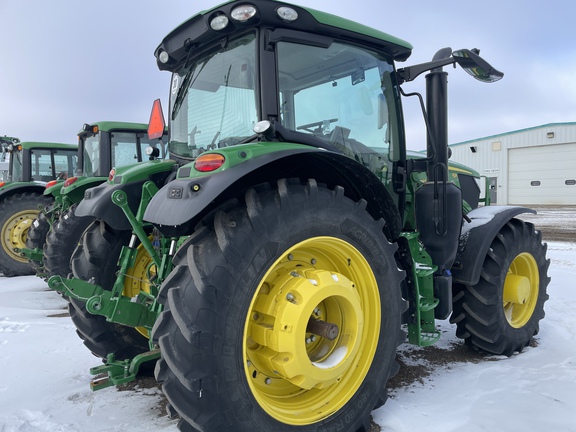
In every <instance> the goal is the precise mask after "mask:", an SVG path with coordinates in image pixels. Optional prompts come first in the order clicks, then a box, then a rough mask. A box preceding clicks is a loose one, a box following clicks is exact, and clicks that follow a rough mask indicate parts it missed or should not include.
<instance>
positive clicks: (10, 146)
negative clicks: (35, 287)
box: [0, 137, 78, 277]
mask: <svg viewBox="0 0 576 432" xmlns="http://www.w3.org/2000/svg"><path fill="white" fill-rule="evenodd" d="M0 140H2V159H5V157H6V155H7V154H9V155H10V164H9V171H8V180H7V181H6V182H4V181H2V182H0V230H1V237H0V243H1V246H0V273H3V274H4V276H9V277H11V276H22V275H30V274H33V273H34V271H33V270H32V268H31V267H30V264H29V263H28V259H27V258H26V257H24V256H22V255H21V253H20V250H21V249H22V248H24V247H25V245H26V239H27V236H28V232H29V230H30V227H31V225H32V223H33V221H34V220H35V219H36V218H37V217H38V215H39V213H40V211H41V209H42V208H44V207H46V206H50V205H51V204H52V202H53V198H52V197H47V196H43V193H44V190H45V186H46V184H47V183H48V182H51V181H54V180H56V181H58V182H59V184H62V182H64V180H65V179H66V178H67V177H71V176H72V175H73V173H74V172H75V171H76V165H77V152H78V150H77V146H76V145H72V144H60V143H44V142H20V141H19V140H18V139H17V138H11V137H2V138H0Z"/></svg>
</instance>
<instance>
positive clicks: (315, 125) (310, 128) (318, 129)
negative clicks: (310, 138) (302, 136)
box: [296, 118, 338, 134]
mask: <svg viewBox="0 0 576 432" xmlns="http://www.w3.org/2000/svg"><path fill="white" fill-rule="evenodd" d="M337 121H338V119H337V118H332V119H329V120H320V121H317V122H314V123H308V124H305V125H302V126H297V127H296V129H297V130H305V131H306V132H310V133H313V134H321V133H322V125H324V122H329V123H334V122H337ZM313 128H316V130H313Z"/></svg>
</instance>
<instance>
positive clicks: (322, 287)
mask: <svg viewBox="0 0 576 432" xmlns="http://www.w3.org/2000/svg"><path fill="white" fill-rule="evenodd" d="M318 321H319V322H318ZM380 321H381V306H380V295H379V291H378V285H377V282H376V278H375V276H374V273H373V272H372V269H371V267H370V264H369V263H368V262H367V260H366V259H365V258H364V256H363V255H362V254H361V253H360V252H359V251H358V250H357V249H356V248H355V247H354V246H352V245H351V244H349V243H347V242H345V241H343V240H341V239H337V238H333V237H315V238H311V239H308V240H305V241H303V242H301V243H298V244H296V245H295V246H293V247H292V248H290V249H289V250H287V251H286V252H285V253H284V254H283V255H282V256H281V257H280V258H279V259H278V260H277V261H276V262H275V263H274V264H273V265H272V266H271V267H270V268H269V270H268V271H267V273H266V274H265V275H264V277H263V278H262V280H261V281H260V283H259V285H258V287H257V289H256V292H255V294H254V296H253V298H252V302H251V304H250V307H249V310H248V314H247V316H246V321H245V324H244V333H243V352H244V356H245V358H244V370H245V373H246V379H247V381H248V384H249V386H250V389H251V391H252V394H253V395H254V397H255V399H256V400H257V402H258V403H259V405H260V406H261V407H262V408H263V409H264V410H265V411H266V412H267V413H268V414H269V415H270V416H272V417H273V418H275V419H277V420H279V421H281V422H282V423H285V424H291V425H306V424H311V423H314V422H317V421H320V420H322V419H324V418H326V417H328V416H330V415H331V414H333V413H335V412H337V411H339V410H340V409H341V408H342V407H343V406H344V405H345V404H346V403H347V402H348V401H350V399H351V398H352V397H353V396H354V394H356V392H357V391H358V389H359V387H360V385H361V384H362V383H363V381H364V379H365V377H366V375H367V373H368V371H369V369H370V366H371V364H372V361H373V358H374V354H375V352H376V348H377V346H378V339H379V334H380V332H379V329H380ZM311 326H312V328H313V330H311ZM318 326H319V327H318ZM334 326H335V327H334ZM335 328H336V329H337V330H335Z"/></svg>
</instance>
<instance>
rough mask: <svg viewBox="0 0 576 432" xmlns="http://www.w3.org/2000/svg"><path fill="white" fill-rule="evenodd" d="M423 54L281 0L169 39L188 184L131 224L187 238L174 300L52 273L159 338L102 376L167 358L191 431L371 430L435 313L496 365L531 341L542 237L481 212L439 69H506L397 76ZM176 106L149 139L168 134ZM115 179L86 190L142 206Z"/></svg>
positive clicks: (219, 15) (171, 390) (450, 59)
mask: <svg viewBox="0 0 576 432" xmlns="http://www.w3.org/2000/svg"><path fill="white" fill-rule="evenodd" d="M411 50H412V47H411V45H410V44H409V43H407V42H405V41H403V40H400V39H398V38H395V37H393V36H390V35H388V34H386V33H383V32H381V31H378V30H375V29H372V28H369V27H366V26H363V25H360V24H358V23H354V22H351V21H349V20H346V19H344V18H341V17H336V16H333V15H330V14H327V13H324V12H320V11H316V10H313V9H308V8H303V7H299V6H294V5H290V4H288V3H283V2H270V1H266V0H253V1H251V2H250V3H249V4H247V3H245V2H241V1H229V2H226V3H224V4H221V5H219V6H216V7H215V8H213V9H210V10H207V11H203V12H200V13H198V14H197V15H195V16H193V17H192V18H190V19H189V20H188V21H186V22H184V23H183V24H181V25H180V26H179V27H177V28H176V29H175V30H174V31H172V32H171V33H170V34H168V35H167V36H166V37H165V39H164V40H163V41H162V43H161V44H160V46H159V47H158V48H157V49H156V52H155V55H156V58H157V63H158V66H159V68H160V69H161V70H167V71H169V72H171V73H172V84H171V87H170V106H169V110H168V118H169V121H170V124H169V130H170V141H169V151H170V154H171V157H173V158H175V159H177V160H178V163H177V164H175V165H174V168H175V169H176V168H177V172H175V174H174V175H171V176H163V177H162V179H161V180H162V182H163V186H162V187H161V188H160V190H159V191H156V190H154V192H155V193H154V194H149V196H150V197H151V199H150V200H149V202H147V203H146V204H147V205H146V206H142V205H141V206H140V207H139V208H138V213H140V210H141V209H144V207H145V210H144V212H143V219H142V227H143V228H139V227H138V226H137V223H138V222H139V220H140V219H139V217H138V218H135V219H133V221H134V223H133V224H132V228H133V231H134V232H135V233H136V232H137V231H138V230H139V229H144V228H145V229H147V230H150V229H151V228H150V226H149V225H148V224H152V226H153V231H158V232H160V233H161V234H162V238H164V239H172V242H171V245H174V246H175V247H174V248H172V247H171V248H170V251H169V253H168V256H169V257H170V262H171V263H172V264H173V265H174V269H173V270H172V271H171V272H170V274H168V275H167V277H163V278H161V280H163V282H162V285H161V287H160V290H159V291H158V292H156V289H150V291H149V292H144V291H143V292H140V293H138V294H137V295H133V296H132V297H130V296H127V295H126V294H125V288H124V287H123V286H121V285H118V286H115V287H113V288H112V290H110V289H107V287H105V286H98V285H95V284H94V283H91V282H90V281H89V280H86V279H85V280H80V279H67V280H66V279H62V278H57V279H50V281H49V284H50V286H51V287H52V288H54V289H57V290H60V291H63V292H65V293H66V294H67V295H70V296H75V298H76V299H77V300H76V301H84V302H85V304H86V309H87V310H88V311H89V312H90V313H92V314H96V315H98V316H100V317H105V319H106V320H107V322H108V323H109V324H113V323H117V324H122V325H127V326H132V327H137V328H144V329H147V330H148V331H149V332H150V336H151V340H150V344H149V345H150V349H151V350H150V351H149V352H146V353H142V354H140V355H138V356H136V357H135V358H134V359H133V360H132V362H130V366H128V362H125V363H118V362H116V361H115V356H114V355H111V356H110V357H108V359H107V363H106V365H104V366H102V367H100V368H95V369H93V373H94V372H107V373H108V374H109V378H112V379H111V380H112V382H114V383H121V382H123V380H125V379H126V380H127V379H130V378H131V375H130V374H131V373H133V372H134V370H137V368H138V367H139V365H140V364H141V363H142V361H144V360H146V359H154V360H155V359H157V358H159V360H158V361H157V363H156V370H155V375H156V378H157V379H158V381H160V382H162V383H163V391H164V393H165V395H166V396H167V398H168V401H169V403H170V406H171V407H172V411H175V412H177V413H178V414H179V415H180V417H181V420H180V423H179V428H180V429H181V430H185V431H230V430H233V431H238V432H242V431H245V432H251V431H254V430H266V431H268V430H270V431H272V430H273V431H280V430H281V431H288V432H289V431H294V432H296V431H329V430H338V431H351V432H357V431H367V430H368V429H369V427H370V421H369V419H370V413H371V411H372V410H373V409H374V408H376V407H378V406H380V405H382V404H383V403H384V402H385V400H386V397H387V394H386V383H387V381H388V379H389V378H390V377H391V376H393V375H394V374H395V373H396V372H397V370H398V365H397V363H396V360H395V355H396V350H397V347H398V345H399V344H401V343H403V342H404V341H405V340H406V336H407V339H408V342H410V343H413V344H417V345H419V346H428V345H431V344H433V343H434V342H436V341H437V340H438V339H439V338H440V332H439V331H438V330H437V327H436V324H435V321H436V320H444V319H448V318H450V320H451V321H452V322H454V323H456V324H457V329H458V330H457V334H458V336H459V337H461V338H463V339H464V340H465V342H466V343H467V344H469V345H470V346H472V347H474V348H477V349H482V350H484V351H486V352H489V353H493V354H503V355H507V356H509V355H512V354H513V353H514V352H519V351H521V350H522V349H523V348H524V347H525V346H526V345H528V344H529V343H530V341H531V339H532V337H533V336H534V335H535V334H536V333H537V332H538V325H539V321H540V320H541V319H542V318H543V316H544V302H545V301H546V299H547V298H548V295H547V293H546V287H547V285H548V283H549V278H548V276H547V270H548V266H549V261H548V260H547V259H546V245H543V244H542V241H541V235H540V233H539V232H538V231H536V230H535V229H534V226H533V225H532V224H530V223H526V222H522V221H521V220H519V219H516V216H517V215H519V214H521V213H525V212H533V211H532V210H530V209H526V208H521V207H495V206H486V205H484V206H481V205H479V204H480V203H481V200H480V188H479V186H478V174H477V173H475V172H473V171H471V170H469V169H467V168H465V167H462V166H459V165H455V164H449V163H448V138H447V135H448V127H447V123H448V122H447V118H448V115H447V111H448V110H447V99H448V95H447V73H446V72H445V71H444V70H443V68H444V67H445V66H451V65H458V66H460V67H462V68H463V69H464V70H465V71H466V72H467V73H469V74H470V75H472V76H473V77H475V78H477V79H478V80H480V81H483V82H488V83H490V82H494V81H497V80H499V79H500V78H502V76H503V74H502V73H501V72H499V71H497V70H496V69H494V68H493V67H492V66H491V65H490V64H488V63H487V62H486V61H485V60H483V59H482V58H481V57H480V56H479V51H478V50H468V49H461V50H456V51H453V50H452V49H450V48H444V49H442V50H440V51H438V52H437V53H436V55H435V56H434V58H433V59H432V60H431V61H430V62H427V63H423V64H417V65H413V66H407V67H403V68H398V67H397V66H396V64H397V62H402V61H405V60H406V59H407V58H408V57H409V56H410V54H411ZM423 73H426V76H425V79H426V102H425V103H424V101H423V98H421V97H420V96H419V95H418V96H419V97H420V100H421V101H422V107H423V112H424V119H425V123H426V128H427V151H426V154H425V155H422V157H410V156H409V153H408V151H407V149H406V142H405V134H404V122H403V115H402V103H401V102H402V101H401V96H402V95H404V96H408V95H406V94H404V92H403V90H402V84H404V83H405V82H409V81H412V80H414V79H415V78H416V77H417V76H419V75H420V74H423ZM159 108H160V107H159V105H155V112H153V115H152V116H151V119H152V121H151V125H150V129H151V130H162V129H163V127H164V125H163V120H162V119H163V118H164V116H163V114H162V113H160V112H159ZM156 123H157V124H156ZM118 175H119V174H118V172H117V173H116V177H115V178H114V179H112V180H110V181H109V182H108V185H107V186H106V189H104V188H102V187H99V188H102V189H101V190H100V191H98V192H97V193H96V190H97V189H98V188H94V189H92V190H91V191H92V192H93V193H90V194H88V195H90V196H88V197H87V198H90V199H91V200H93V201H92V202H93V203H94V204H93V205H92V207H93V208H94V209H96V207H97V206H98V205H102V206H105V205H107V206H108V207H109V208H114V205H116V206H119V205H123V206H124V207H127V206H128V204H125V203H128V202H129V201H130V195H129V194H125V195H122V194H116V195H114V192H112V193H110V194H109V195H108V196H109V198H110V199H109V200H108V201H107V202H108V204H106V201H105V200H98V199H96V198H97V197H99V196H104V194H106V193H108V192H109V191H110V188H111V185H112V184H115V185H120V184H122V182H123V181H124V180H125V179H124V177H123V176H122V177H121V178H119V179H117V177H118ZM162 182H160V181H156V182H155V184H156V185H159V184H160V183H162ZM134 195H135V196H136V197H138V196H140V195H138V194H134ZM112 201H114V202H115V203H116V204H114V202H112ZM88 202H89V200H86V199H85V200H84V201H83V202H82V203H83V204H84V203H86V205H87V206H88ZM140 203H142V200H140ZM93 213H94V214H96V213H98V212H97V211H94V212H93ZM100 214H101V215H102V217H104V216H105V212H100ZM109 222H110V224H112V223H113V221H112V220H111V219H110V220H109ZM105 231H106V229H105V228H102V224H100V232H105ZM102 237H103V236H102ZM137 237H138V238H142V237H143V235H142V234H139V235H138V236H137ZM132 238H133V239H135V237H134V236H133V237H132ZM176 239H180V240H179V242H181V245H180V247H177V246H178V242H177V241H176ZM103 243H104V242H103V241H102V242H100V241H99V242H97V243H96V244H98V245H100V244H103ZM136 243H137V242H136V241H134V242H132V241H131V242H130V244H131V245H130V246H129V247H128V248H125V249H124V251H127V250H130V248H131V247H132V246H133V244H136ZM84 249H85V252H84V257H85V258H86V259H85V260H86V261H89V258H90V253H89V252H88V251H86V250H87V249H88V248H84ZM174 250H177V251H176V252H175V254H173V252H174ZM172 254H173V258H172ZM165 257H166V255H163V259H164V258H165ZM73 269H74V265H73ZM74 273H75V275H76V276H78V275H77V271H76V270H74ZM120 273H122V272H120ZM95 277H96V275H94V278H95ZM406 333H407V335H406ZM122 374H123V375H122ZM105 380H106V379H104V381H105ZM99 384H100V382H98V383H96V385H95V386H94V388H101V387H102V386H104V385H107V384H109V383H108V382H103V384H102V386H100V385H99Z"/></svg>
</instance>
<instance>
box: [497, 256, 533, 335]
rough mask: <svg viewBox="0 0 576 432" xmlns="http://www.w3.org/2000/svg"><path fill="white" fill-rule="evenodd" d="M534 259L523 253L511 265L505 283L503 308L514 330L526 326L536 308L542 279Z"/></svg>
mask: <svg viewBox="0 0 576 432" xmlns="http://www.w3.org/2000/svg"><path fill="white" fill-rule="evenodd" d="M539 276H540V275H539V272H538V264H537V263H536V260H535V259H534V257H533V256H532V255H531V254H529V253H527V252H524V253H521V254H520V255H518V256H517V257H516V258H514V261H512V264H511V265H510V268H509V269H508V274H507V275H506V280H505V281H504V293H503V306H504V314H505V315H506V319H507V320H508V323H509V324H510V325H511V326H512V327H514V328H521V327H523V326H525V325H526V324H527V323H528V321H529V320H530V318H531V317H532V314H533V313H534V309H535V308H536V303H537V302H538V292H539V290H540V277H539Z"/></svg>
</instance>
